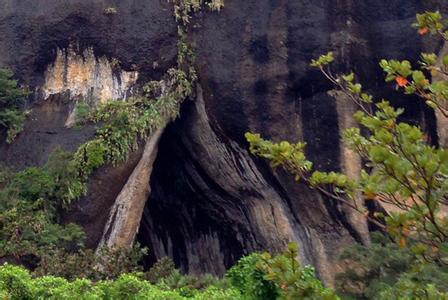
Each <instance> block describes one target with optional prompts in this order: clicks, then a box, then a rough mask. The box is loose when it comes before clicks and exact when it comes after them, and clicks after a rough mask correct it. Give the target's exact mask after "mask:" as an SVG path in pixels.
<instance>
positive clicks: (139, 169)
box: [97, 121, 168, 249]
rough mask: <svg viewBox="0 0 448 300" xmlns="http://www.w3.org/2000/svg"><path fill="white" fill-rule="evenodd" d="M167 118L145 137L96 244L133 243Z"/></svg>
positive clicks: (127, 244) (121, 245)
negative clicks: (138, 157)
mask: <svg viewBox="0 0 448 300" xmlns="http://www.w3.org/2000/svg"><path fill="white" fill-rule="evenodd" d="M167 123H168V121H164V122H163V124H162V125H161V127H160V128H159V129H157V130H156V131H155V132H154V133H153V134H152V135H151V136H150V137H149V138H148V139H147V141H146V145H145V147H144V149H143V154H142V156H141V158H140V161H139V163H138V164H137V166H136V167H135V169H134V171H133V172H132V174H131V175H130V176H129V179H128V180H127V182H126V184H125V185H124V186H123V188H122V190H121V192H120V194H118V197H117V199H116V200H115V202H114V204H113V206H112V208H111V209H110V212H109V219H108V221H107V223H106V226H105V227H104V231H103V235H102V237H101V240H100V242H99V244H98V246H97V249H101V247H104V246H108V247H117V248H125V247H132V245H133V243H134V239H135V235H136V234H137V231H138V228H139V226H140V220H141V218H142V215H143V209H144V207H145V204H146V200H147V199H148V197H149V195H150V188H149V179H150V176H151V173H152V170H153V163H154V160H155V159H156V156H157V150H158V146H159V140H160V136H161V135H162V133H163V131H164V130H165V127H166V124H167Z"/></svg>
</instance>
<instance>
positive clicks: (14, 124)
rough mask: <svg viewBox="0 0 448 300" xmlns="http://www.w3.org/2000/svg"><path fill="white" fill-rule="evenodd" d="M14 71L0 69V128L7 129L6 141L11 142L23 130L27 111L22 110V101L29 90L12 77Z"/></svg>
mask: <svg viewBox="0 0 448 300" xmlns="http://www.w3.org/2000/svg"><path fill="white" fill-rule="evenodd" d="M12 76H13V73H12V72H11V71H10V70H7V69H0V128H1V127H3V128H4V129H6V130H7V138H6V141H7V142H8V143H11V142H12V141H13V140H14V138H15V137H16V136H17V135H18V134H19V133H20V132H21V131H22V130H23V125H24V122H25V113H24V112H22V111H20V107H21V104H22V101H23V100H24V98H25V97H27V95H28V92H27V91H26V90H24V89H22V88H20V87H18V85H17V81H16V80H13V79H12Z"/></svg>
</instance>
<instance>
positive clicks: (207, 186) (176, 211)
mask: <svg viewBox="0 0 448 300" xmlns="http://www.w3.org/2000/svg"><path fill="white" fill-rule="evenodd" d="M186 106H188V104H187V105H186ZM187 110H188V107H187ZM186 114H188V112H186ZM183 115H184V114H183ZM182 123H184V122H183V120H177V121H176V122H175V123H174V124H171V125H169V126H168V128H167V130H166V131H165V133H164V134H163V136H162V139H161V142H160V146H159V153H158V156H157V159H156V161H155V165H154V171H153V173H152V175H151V196H150V198H149V199H148V202H147V203H146V206H145V210H144V214H143V218H142V221H141V225H140V228H139V232H138V235H137V241H138V242H139V243H140V244H141V245H142V246H144V247H148V248H149V255H148V256H147V257H146V259H145V261H144V267H145V269H147V268H149V267H150V266H152V265H153V264H154V263H155V262H156V261H157V260H158V259H160V258H162V257H164V256H168V257H170V258H171V259H173V261H174V262H175V264H176V266H177V267H178V268H180V269H181V270H182V271H183V272H186V273H193V274H200V273H211V274H216V275H222V274H223V273H224V272H225V270H226V268H228V267H230V266H231V265H233V264H234V262H236V261H237V260H238V259H239V258H240V257H241V256H243V255H244V254H245V253H244V250H243V249H244V246H243V245H242V244H241V240H239V239H238V238H237V235H239V236H241V234H242V233H241V230H238V229H237V225H235V224H234V223H233V222H230V221H228V220H226V215H225V214H226V211H225V210H226V209H225V208H223V205H226V204H225V203H228V202H227V201H225V200H224V199H226V200H229V197H230V195H228V194H227V193H226V191H224V190H223V189H222V188H221V187H219V186H218V185H217V184H216V183H215V182H214V181H213V179H212V178H210V177H209V176H208V175H207V174H206V173H205V172H204V171H203V170H202V169H201V166H200V165H199V164H198V163H197V162H195V161H194V160H193V158H192V157H191V156H190V155H189V152H188V149H187V148H186V147H185V145H184V144H183V142H182V139H181V137H180V136H181V132H182V130H183V129H182V128H186V127H184V126H182ZM243 235H244V234H243Z"/></svg>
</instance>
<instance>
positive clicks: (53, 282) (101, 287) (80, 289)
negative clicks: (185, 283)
mask: <svg viewBox="0 0 448 300" xmlns="http://www.w3.org/2000/svg"><path fill="white" fill-rule="evenodd" d="M0 295H2V296H5V297H6V299H12V300H16V299H17V300H22V299H160V300H165V299H170V300H171V299H172V300H174V299H197V300H205V299H216V300H227V299H228V300H235V299H240V295H239V293H238V292H237V291H236V290H234V289H220V288H218V287H214V286H210V287H208V288H207V289H205V290H204V291H199V290H198V291H195V292H194V294H193V295H191V296H183V295H182V290H167V289H164V288H162V287H158V286H155V285H152V284H151V283H149V282H148V281H145V280H143V279H142V278H141V274H139V273H133V274H123V275H121V276H120V277H118V278H117V279H116V280H113V281H111V280H103V281H99V282H95V283H93V282H91V281H90V280H88V279H76V280H74V281H67V280H66V279H64V278H61V277H53V276H43V277H38V278H32V277H31V276H30V274H29V273H28V271H26V270H25V269H23V268H21V267H17V266H12V265H7V264H6V265H3V266H2V267H0Z"/></svg>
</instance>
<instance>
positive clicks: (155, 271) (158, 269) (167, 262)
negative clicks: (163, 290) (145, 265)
mask: <svg viewBox="0 0 448 300" xmlns="http://www.w3.org/2000/svg"><path fill="white" fill-rule="evenodd" d="M175 271H176V266H175V265H174V262H173V261H172V260H171V259H170V258H168V257H163V258H161V259H159V260H158V261H157V262H156V263H155V264H154V265H153V266H152V267H151V268H150V269H149V271H148V272H147V273H146V274H145V277H146V279H147V280H148V281H149V282H151V283H153V284H156V283H158V282H160V280H162V279H165V278H168V277H170V276H171V275H172V274H173V273H174V272H175Z"/></svg>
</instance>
